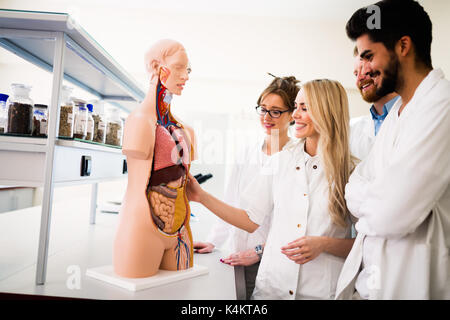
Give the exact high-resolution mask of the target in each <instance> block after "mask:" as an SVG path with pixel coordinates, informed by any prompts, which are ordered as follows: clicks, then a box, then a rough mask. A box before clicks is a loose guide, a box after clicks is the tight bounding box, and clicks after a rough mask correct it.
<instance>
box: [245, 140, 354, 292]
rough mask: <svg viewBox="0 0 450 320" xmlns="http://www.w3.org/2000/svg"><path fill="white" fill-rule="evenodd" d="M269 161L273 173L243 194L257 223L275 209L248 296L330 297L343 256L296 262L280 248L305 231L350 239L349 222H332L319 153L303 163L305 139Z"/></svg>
mask: <svg viewBox="0 0 450 320" xmlns="http://www.w3.org/2000/svg"><path fill="white" fill-rule="evenodd" d="M270 165H271V168H272V170H273V171H272V173H271V174H266V175H259V176H258V177H257V178H256V179H255V180H254V181H253V182H252V184H251V185H250V186H249V187H248V189H247V190H246V191H245V192H244V193H243V195H242V198H243V204H244V206H245V207H244V209H246V211H247V214H248V215H249V217H250V219H251V220H252V221H254V222H255V223H256V224H259V225H260V224H261V223H262V222H263V221H264V219H265V217H266V216H267V215H268V214H270V213H271V212H272V210H273V217H272V226H271V229H270V231H269V235H268V237H267V241H266V246H265V248H264V255H263V257H262V260H261V264H260V266H259V270H258V275H257V277H256V287H255V290H254V292H253V296H252V299H286V300H293V299H332V298H334V294H335V289H336V283H337V279H338V276H339V273H340V271H341V268H342V265H343V263H344V259H342V258H339V257H336V256H333V255H331V254H328V253H322V254H320V255H319V256H318V257H317V258H315V259H314V260H312V261H310V262H308V263H306V264H304V265H299V264H296V263H295V262H293V261H291V260H289V259H288V258H287V257H286V256H285V255H284V254H282V253H281V247H282V246H284V245H287V244H288V243H289V242H291V241H293V240H296V239H298V238H300V237H302V236H305V235H310V236H328V237H333V238H350V221H349V222H348V225H347V227H345V228H342V227H339V226H336V225H335V224H333V223H332V222H331V218H330V215H329V212H328V183H327V181H326V178H325V176H324V173H323V170H322V165H321V163H320V158H319V157H318V156H316V157H314V158H311V159H310V161H308V162H306V157H305V151H304V140H300V141H297V142H296V143H294V144H292V145H291V146H290V147H289V148H286V149H285V150H283V151H281V152H279V153H277V154H275V155H273V156H272V157H271V159H270ZM316 166H317V167H316ZM313 167H316V169H313ZM313 170H314V171H313ZM307 172H309V173H307ZM312 172H314V175H313V174H312ZM309 181H310V182H311V183H309ZM312 204H313V205H312Z"/></svg>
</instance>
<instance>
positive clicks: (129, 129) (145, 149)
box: [122, 114, 155, 160]
mask: <svg viewBox="0 0 450 320" xmlns="http://www.w3.org/2000/svg"><path fill="white" fill-rule="evenodd" d="M154 145H155V124H153V123H152V121H151V120H149V118H148V117H145V116H143V115H136V114H131V115H130V116H129V117H128V118H127V120H126V121H125V129H124V134H123V144H122V153H123V154H124V155H126V156H129V157H132V158H135V159H140V160H145V159H149V158H150V157H151V156H152V155H153V148H154Z"/></svg>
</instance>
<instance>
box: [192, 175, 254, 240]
mask: <svg viewBox="0 0 450 320" xmlns="http://www.w3.org/2000/svg"><path fill="white" fill-rule="evenodd" d="M186 191H187V196H188V199H189V201H195V202H199V203H201V204H203V205H204V206H205V207H206V208H208V209H209V210H210V211H211V212H213V213H214V214H215V215H216V216H218V217H219V218H221V219H222V220H224V221H226V222H228V223H230V224H232V225H234V226H235V227H237V228H240V229H243V230H245V231H247V232H250V233H251V232H254V231H255V230H256V229H257V228H258V227H259V225H257V224H256V223H254V222H253V221H252V220H250V218H249V217H248V215H247V212H246V211H245V210H242V209H238V208H235V207H232V206H230V205H228V204H226V203H224V202H222V201H220V200H219V199H217V198H216V197H214V196H213V195H211V194H209V193H208V192H206V191H204V190H203V189H202V188H201V187H200V185H199V183H198V182H197V180H196V179H195V178H194V177H193V176H192V175H191V174H189V179H188V185H187V190H186Z"/></svg>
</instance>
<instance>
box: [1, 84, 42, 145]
mask: <svg viewBox="0 0 450 320" xmlns="http://www.w3.org/2000/svg"><path fill="white" fill-rule="evenodd" d="M11 91H12V96H10V97H9V98H8V95H6V94H0V133H12V134H18V135H27V136H29V135H31V136H36V137H46V136H47V121H48V118H47V106H46V105H42V104H35V105H34V104H33V101H32V100H31V99H30V91H31V86H27V85H25V84H21V83H13V84H12V85H11ZM33 105H34V107H33Z"/></svg>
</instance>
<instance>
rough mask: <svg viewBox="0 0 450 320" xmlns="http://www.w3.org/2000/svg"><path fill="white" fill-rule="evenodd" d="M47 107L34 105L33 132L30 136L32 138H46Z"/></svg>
mask: <svg viewBox="0 0 450 320" xmlns="http://www.w3.org/2000/svg"><path fill="white" fill-rule="evenodd" d="M47 109H48V108H47V105H45V104H35V105H34V109H33V131H32V132H31V135H32V136H34V137H47V127H48V126H47V125H48V117H47Z"/></svg>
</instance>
